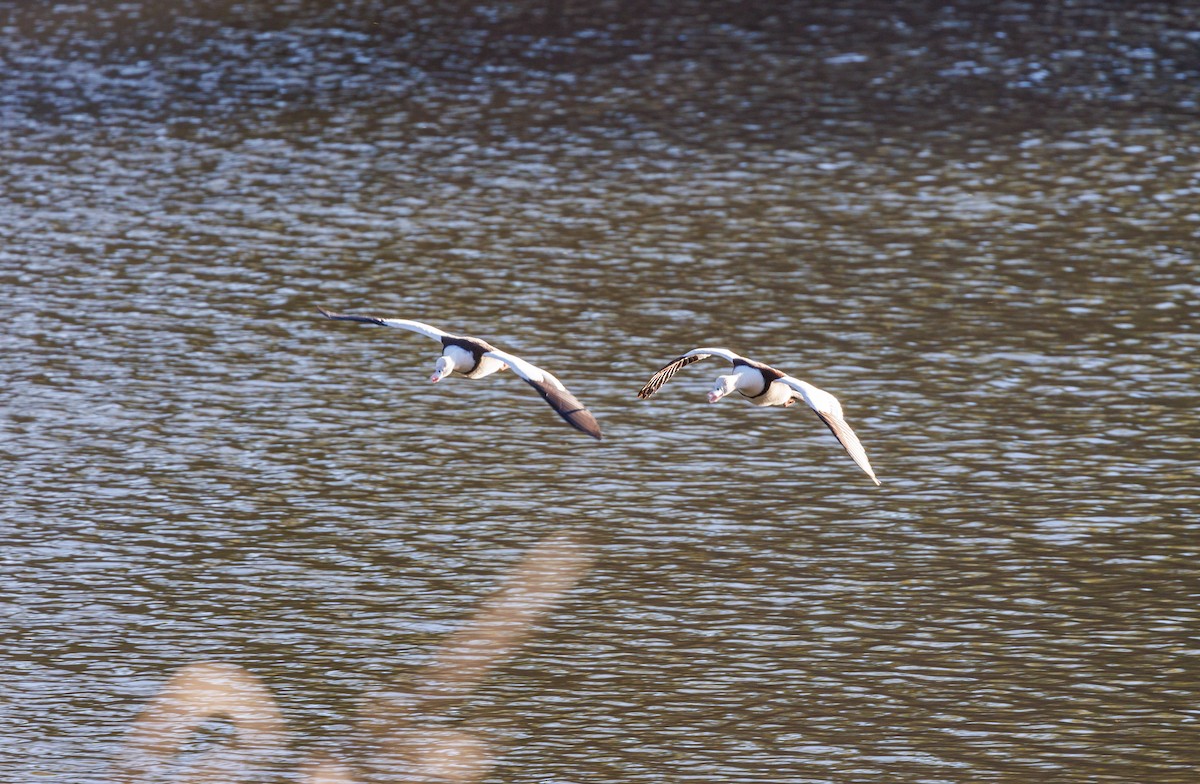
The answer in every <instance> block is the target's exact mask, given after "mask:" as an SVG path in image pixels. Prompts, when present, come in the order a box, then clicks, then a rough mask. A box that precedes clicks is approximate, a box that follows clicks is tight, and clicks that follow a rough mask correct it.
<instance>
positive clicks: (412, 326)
mask: <svg viewBox="0 0 1200 784" xmlns="http://www.w3.org/2000/svg"><path fill="white" fill-rule="evenodd" d="M317 310H319V311H320V312H321V315H322V316H324V317H325V318H329V319H333V320H334V321H361V322H362V323H364V324H378V325H379V326H381V327H399V328H400V329H407V330H409V331H410V332H419V333H421V334H422V335H424V336H425V337H428V338H433V339H434V340H436V341H438V342H439V343H440V342H441V340H442V338H450V337H454V335H451V334H450V333H449V332H443V331H441V330H440V329H438V328H437V327H431V326H429V325H428V324H422V323H421V322H420V321H409V320H408V319H385V318H376V317H374V316H348V315H346V314H344V313H333V312H330V311H328V310H325V308H322V307H318V308H317Z"/></svg>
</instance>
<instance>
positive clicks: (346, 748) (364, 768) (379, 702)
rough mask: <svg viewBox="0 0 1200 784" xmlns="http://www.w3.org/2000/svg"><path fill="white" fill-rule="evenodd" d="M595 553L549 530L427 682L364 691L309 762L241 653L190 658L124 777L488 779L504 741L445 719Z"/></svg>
mask: <svg viewBox="0 0 1200 784" xmlns="http://www.w3.org/2000/svg"><path fill="white" fill-rule="evenodd" d="M588 560H589V559H588V556H587V555H586V553H585V551H584V549H583V546H582V543H581V542H579V541H577V539H576V538H575V537H572V536H571V535H570V534H567V533H560V534H556V535H553V536H551V537H548V538H546V539H544V540H543V541H541V542H539V543H538V544H537V545H535V546H534V547H533V548H531V550H530V551H529V552H528V553H526V554H525V556H524V557H523V558H522V560H521V562H520V563H519V564H517V565H516V566H514V567H513V568H512V569H511V570H510V574H509V575H508V576H507V578H506V580H505V584H504V585H503V587H501V588H500V589H499V590H498V591H496V592H495V593H494V595H493V596H492V597H491V598H489V599H488V600H487V601H486V602H485V603H484V605H483V606H482V607H481V608H480V609H479V611H477V612H476V614H475V616H474V617H473V618H472V619H471V620H470V621H469V622H468V623H467V624H466V625H465V626H463V627H462V628H460V629H459V630H457V631H455V632H454V633H453V634H451V635H449V636H448V637H447V638H446V639H445V640H443V641H442V642H441V644H440V645H439V646H438V649H437V651H436V652H435V653H434V654H433V658H432V661H431V662H430V663H429V664H427V665H426V666H425V667H424V668H423V670H422V672H421V673H420V675H419V676H418V678H417V681H416V683H414V684H411V685H410V686H408V687H407V688H405V689H404V690H403V691H401V692H399V693H387V692H384V691H380V692H378V693H376V694H373V695H371V696H369V697H367V698H365V699H364V700H363V702H362V704H361V705H360V706H359V707H358V709H357V710H356V711H355V713H354V714H353V715H352V716H350V717H348V720H349V721H350V722H351V728H350V731H349V732H348V733H347V734H346V737H345V738H344V739H343V741H342V743H336V742H330V740H329V739H328V738H326V739H324V742H323V743H322V746H323V747H325V748H323V749H322V751H321V756H317V757H316V758H311V755H307V756H309V757H310V759H309V760H308V761H307V762H304V761H299V760H296V759H294V757H296V755H295V754H293V753H289V743H291V742H292V741H293V738H292V737H291V735H290V733H289V732H288V729H287V725H286V723H285V722H284V720H283V717H282V715H281V713H280V710H279V706H278V704H277V703H276V702H275V700H274V699H273V698H272V696H271V693H270V691H269V690H268V689H267V688H266V687H265V686H264V685H263V683H262V682H261V680H260V679H258V678H256V677H255V676H254V675H252V674H251V673H248V672H246V671H245V670H243V669H242V668H240V667H238V666H236V665H230V664H217V663H200V664H190V665H187V666H186V667H183V668H181V669H180V670H179V671H178V672H176V673H175V674H174V675H173V676H172V677H171V679H170V681H169V682H168V683H167V684H166V685H165V686H164V687H163V688H162V690H161V691H160V692H159V694H158V695H156V696H155V697H154V699H153V700H151V702H150V704H149V705H147V706H146V708H145V709H144V710H143V711H142V712H141V714H140V715H139V716H138V717H137V719H136V720H135V721H134V722H133V726H132V729H131V730H130V733H129V737H128V738H127V739H126V741H125V743H124V748H123V750H122V752H121V754H120V759H119V761H118V764H117V770H116V772H115V779H116V780H117V781H129V782H136V781H158V780H163V781H166V780H173V781H189V782H196V781H232V780H238V781H244V780H248V779H256V780H257V779H262V780H270V779H273V778H275V777H278V776H280V775H283V774H284V772H285V771H288V770H293V771H298V772H299V776H300V778H301V780H304V781H308V782H312V784H321V783H322V782H333V781H338V782H341V781H355V780H368V779H369V780H379V781H384V782H388V781H406V782H417V781H430V782H445V781H453V782H471V781H477V780H479V779H480V778H481V777H482V776H484V775H485V774H486V773H487V772H488V770H489V769H490V768H491V767H492V765H493V764H494V758H495V751H494V750H493V749H492V748H490V746H489V744H488V743H487V741H486V740H485V739H483V738H482V737H480V736H479V735H478V734H471V733H469V732H467V731H464V730H463V729H455V728H447V727H442V726H439V724H445V723H446V714H447V713H450V712H452V711H453V710H454V709H455V708H457V707H459V705H460V704H461V703H462V702H464V701H465V700H467V699H469V697H470V696H471V693H472V692H473V691H474V690H475V689H476V688H478V686H479V685H480V683H481V682H482V681H483V679H484V677H485V676H486V675H487V673H488V672H489V671H490V670H492V669H493V668H495V667H496V666H498V665H499V664H500V663H502V662H503V661H504V660H505V659H507V658H508V657H510V656H511V655H512V654H513V653H514V652H515V651H516V649H517V648H518V647H519V646H520V644H521V642H522V641H523V640H524V639H525V638H526V637H528V636H529V635H530V633H531V632H532V631H533V626H534V624H536V623H537V622H538V621H539V620H540V619H541V617H542V616H543V615H545V614H546V613H547V612H548V611H549V610H550V609H551V607H552V606H553V605H554V604H555V602H557V601H558V600H560V599H561V598H562V595H563V594H564V593H565V592H566V591H568V590H569V589H570V588H571V587H572V585H573V584H574V583H575V582H576V581H578V579H579V578H580V577H581V576H582V575H583V573H584V572H585V571H586V569H587V565H588ZM211 720H223V721H227V722H228V723H229V725H230V726H229V729H230V731H231V737H230V738H227V739H218V740H215V741H214V740H213V739H211V738H209V739H204V738H203V733H202V730H203V729H204V728H205V723H206V722H209V721H211ZM364 746H365V747H366V748H367V749H369V751H365V752H364V751H363V749H362V747H364ZM355 747H359V748H355ZM302 759H303V758H302ZM363 777H367V778H365V779H364V778H363Z"/></svg>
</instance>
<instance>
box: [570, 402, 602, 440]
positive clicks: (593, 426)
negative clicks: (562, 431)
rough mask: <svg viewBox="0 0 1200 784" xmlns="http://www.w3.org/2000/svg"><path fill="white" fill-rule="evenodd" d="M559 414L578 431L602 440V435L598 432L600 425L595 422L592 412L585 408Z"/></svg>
mask: <svg viewBox="0 0 1200 784" xmlns="http://www.w3.org/2000/svg"><path fill="white" fill-rule="evenodd" d="M561 416H562V418H563V419H565V420H566V421H567V424H569V425H570V426H571V427H573V428H575V429H576V430H578V431H579V432H581V433H586V434H588V435H589V436H591V437H592V438H594V439H596V440H597V441H603V440H604V436H603V435H602V434H601V433H600V425H599V423H597V422H596V417H594V416H592V412H591V411H588V410H587V409H586V408H580V409H577V410H575V411H568V412H566V413H563V414H561Z"/></svg>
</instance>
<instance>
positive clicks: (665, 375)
mask: <svg viewBox="0 0 1200 784" xmlns="http://www.w3.org/2000/svg"><path fill="white" fill-rule="evenodd" d="M709 357H721V358H722V359H724V360H726V361H728V362H735V361H737V360H739V359H742V357H741V356H739V355H737V354H735V353H733V352H732V351H730V350H729V349H727V348H713V347H711V346H708V347H704V348H694V349H692V350H691V351H689V352H688V353H686V354H684V355H683V356H682V357H680V358H679V359H677V360H675V361H674V362H672V363H670V364H669V365H667V366H666V367H664V368H663V369H662V370H660V371H658V372H657V373H655V374H654V375H653V376H651V377H650V380H649V381H647V382H646V386H644V387H642V388H641V390H640V391H639V392H638V395H637V396H638V397H639V398H641V399H642V400H645V399H646V398H648V397H650V396H651V395H653V394H654V393H655V392H657V391H658V390H659V389H661V388H662V385H663V384H665V383H667V382H668V381H670V380H671V378H672V377H673V376H674V375H675V374H676V373H678V372H679V371H680V370H682V369H683V368H685V367H687V366H688V365H690V364H692V363H693V362H699V361H700V360H702V359H708V358H709Z"/></svg>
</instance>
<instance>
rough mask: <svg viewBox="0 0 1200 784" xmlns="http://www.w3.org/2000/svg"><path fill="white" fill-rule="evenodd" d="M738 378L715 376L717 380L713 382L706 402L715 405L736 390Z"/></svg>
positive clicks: (734, 376) (733, 376)
mask: <svg viewBox="0 0 1200 784" xmlns="http://www.w3.org/2000/svg"><path fill="white" fill-rule="evenodd" d="M737 382H738V377H737V376H736V375H728V376H717V380H716V381H714V382H713V388H712V389H710V390H709V391H708V402H709V403H716V402H717V401H718V400H720V399H721V398H723V397H725V396H726V395H728V394H730V393H731V392H733V390H735V389H737Z"/></svg>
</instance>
